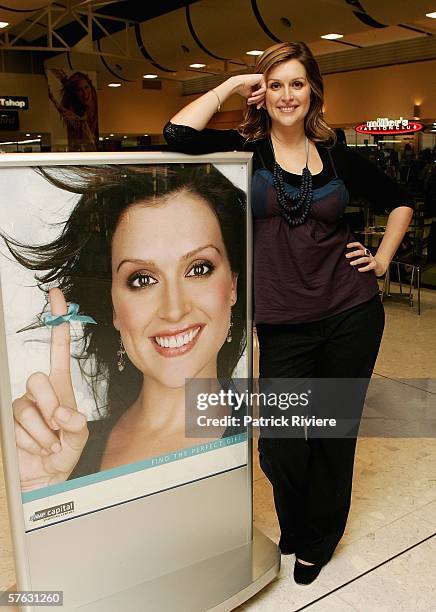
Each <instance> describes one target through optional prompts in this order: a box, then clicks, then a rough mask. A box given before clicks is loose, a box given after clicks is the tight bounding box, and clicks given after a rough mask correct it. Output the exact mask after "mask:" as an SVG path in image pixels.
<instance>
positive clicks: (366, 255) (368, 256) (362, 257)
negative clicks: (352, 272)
mask: <svg viewBox="0 0 436 612" xmlns="http://www.w3.org/2000/svg"><path fill="white" fill-rule="evenodd" d="M347 249H353V250H352V251H350V252H349V253H346V254H345V257H346V258H347V259H351V258H352V257H356V258H357V259H353V261H350V265H351V266H361V267H360V268H358V269H357V271H358V272H370V271H371V270H373V271H374V274H375V275H376V276H383V274H384V273H385V272H386V270H387V266H385V265H384V264H382V263H381V262H380V261H378V260H377V258H376V257H374V255H373V254H372V253H371V251H370V250H369V249H367V248H366V247H365V246H363V244H361V243H360V242H349V243H348V244H347ZM363 264H365V265H363Z"/></svg>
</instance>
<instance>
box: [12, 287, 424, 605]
mask: <svg viewBox="0 0 436 612" xmlns="http://www.w3.org/2000/svg"><path fill="white" fill-rule="evenodd" d="M393 289H395V286H393ZM385 306H386V315H387V324H386V331H385V336H384V342H383V347H382V350H381V353H380V355H379V358H378V361H377V364H376V374H377V376H376V378H377V379H385V380H386V381H387V382H386V387H382V388H381V391H378V392H377V393H373V394H372V395H369V396H368V410H377V407H378V405H380V404H381V403H382V404H383V405H384V404H385V403H386V402H387V399H388V395H389V401H390V402H391V403H392V397H393V396H394V397H395V398H396V397H398V398H399V399H398V409H399V411H401V408H403V411H404V406H403V405H402V402H403V404H405V403H407V406H409V405H411V406H412V409H413V410H414V411H415V413H416V414H419V415H422V414H427V416H428V415H430V416H433V419H434V415H435V413H436V292H431V291H425V290H424V291H423V292H422V314H421V316H420V317H418V315H417V314H416V309H410V308H409V307H408V306H407V304H406V303H400V302H396V301H390V300H388V301H386V303H385ZM395 379H407V380H402V381H401V382H399V381H397V380H395ZM429 379H430V380H429ZM383 393H385V394H386V395H385V399H383ZM404 398H406V399H404ZM433 399H434V401H433ZM394 404H395V402H394ZM433 435H434V436H435V437H433V438H431V437H413V438H398V437H396V438H394V437H391V438H360V439H359V441H358V445H357V455H356V465H355V472H354V488H353V500H352V507H351V512H350V517H349V521H348V524H347V529H346V532H345V535H344V537H343V539H342V541H341V542H340V544H339V546H338V548H337V550H336V552H335V555H334V556H333V558H332V560H331V561H330V563H329V564H328V565H327V566H326V567H325V568H323V570H322V572H321V574H320V576H319V578H318V579H317V580H316V581H315V582H314V583H313V584H312V585H310V586H306V587H303V586H298V585H296V584H295V583H294V581H293V579H292V568H293V562H294V556H293V555H291V556H289V557H282V569H281V573H280V575H279V577H278V578H277V579H276V580H275V581H274V582H273V583H271V584H270V585H269V586H268V587H266V588H265V589H264V590H263V591H262V592H261V593H260V594H258V595H257V596H256V597H254V598H253V599H251V600H250V601H249V602H247V603H246V604H244V605H243V606H241V607H240V608H238V610H241V612H242V610H243V611H244V612H245V611H253V612H257V611H259V612H260V611H262V612H291V611H296V610H302V609H307V610H310V611H316V612H348V611H352V610H357V611H359V612H379V611H380V612H381V611H386V612H391V611H392V612H393V611H395V612H397V611H398V612H399V611H405V612H412V611H415V610H425V611H428V612H430V610H431V611H433V612H434V610H436V467H435V466H436V432H434V433H433ZM420 436H422V432H421V434H420ZM254 513H255V524H256V526H257V527H258V528H259V529H261V530H262V531H263V532H264V533H266V534H267V535H268V536H270V537H271V538H272V539H273V540H275V541H278V535H279V531H278V526H277V520H276V517H275V512H274V506H273V501H272V495H271V487H270V485H269V482H268V481H267V480H266V478H265V477H264V475H263V473H262V472H261V470H260V468H259V466H258V463H257V457H256V455H255V461H254ZM0 517H1V523H0V587H1V588H5V587H6V586H7V585H8V584H11V583H12V582H13V581H14V569H13V558H12V550H11V542H10V536H9V527H8V520H7V512H6V505H5V496H4V486H3V482H1V483H0ZM153 612H154V611H153ZM156 612H158V611H156ZM174 612H177V611H176V610H175V611H174ZM193 612H197V611H193Z"/></svg>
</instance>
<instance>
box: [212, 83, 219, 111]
mask: <svg viewBox="0 0 436 612" xmlns="http://www.w3.org/2000/svg"><path fill="white" fill-rule="evenodd" d="M210 91H212V92H213V93H214V94H215V95H216V99H217V100H218V108H217V109H216V112H217V113H218V112H219V111H220V109H221V100H220V97H219V95H218V94H217V92H216V91H215V89H211V90H210Z"/></svg>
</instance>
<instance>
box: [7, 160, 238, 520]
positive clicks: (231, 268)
mask: <svg viewBox="0 0 436 612" xmlns="http://www.w3.org/2000/svg"><path fill="white" fill-rule="evenodd" d="M246 170H247V169H246V166H245V165H241V164H240V163H239V164H227V165H225V164H216V165H213V164H206V163H202V164H180V163H172V164H158V165H146V164H133V165H127V164H119V165H116V164H113V165H112V164H106V165H91V166H79V165H74V166H72V165H70V166H51V167H47V166H46V167H39V168H30V167H23V168H20V167H14V168H2V169H0V181H1V187H2V192H3V193H7V194H8V197H7V198H2V202H1V216H0V220H1V221H0V232H1V236H0V243H1V244H0V279H1V293H2V302H3V309H4V319H5V320H4V327H5V332H6V346H7V354H8V366H9V373H10V390H11V397H12V400H13V402H12V406H11V407H10V410H11V418H13V424H14V427H13V431H14V435H15V441H16V449H17V465H18V469H19V474H20V482H21V492H22V502H23V505H24V517H25V528H26V531H32V530H35V529H39V528H41V527H49V526H50V525H53V524H55V523H58V522H60V521H63V520H70V519H74V518H76V517H78V516H81V515H83V514H87V513H90V512H96V511H99V510H101V509H104V508H107V507H110V506H113V505H116V504H120V503H125V502H126V501H129V500H132V499H137V498H139V497H142V496H146V495H152V494H155V493H158V492H160V491H163V490H168V489H170V488H172V487H175V486H181V485H184V484H186V483H190V482H193V481H195V480H197V479H201V478H207V477H208V476H212V475H214V474H217V473H221V472H225V471H226V470H231V469H234V468H236V467H240V466H243V465H245V464H246V463H247V443H246V433H245V431H243V430H240V431H236V430H229V429H225V428H223V430H222V431H221V432H220V435H219V436H217V437H216V438H215V439H211V438H210V437H205V438H204V439H199V438H189V437H187V436H186V434H185V382H186V380H187V379H196V378H201V379H209V380H210V379H215V380H218V381H220V380H221V379H222V380H228V379H229V378H232V377H240V378H242V377H243V378H247V377H248V371H247V370H248V367H247V357H246V350H245V349H246V338H247V320H246V304H247V295H246V291H247V283H246V264H247V262H246V193H245V191H244V189H245V186H246V183H247V176H246ZM4 409H5V407H4V406H3V410H4ZM6 409H9V407H6Z"/></svg>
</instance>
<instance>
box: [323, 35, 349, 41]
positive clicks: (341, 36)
mask: <svg viewBox="0 0 436 612" xmlns="http://www.w3.org/2000/svg"><path fill="white" fill-rule="evenodd" d="M321 38H324V39H325V40H337V39H338V38H344V35H343V34H324V35H323V36H321Z"/></svg>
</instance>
